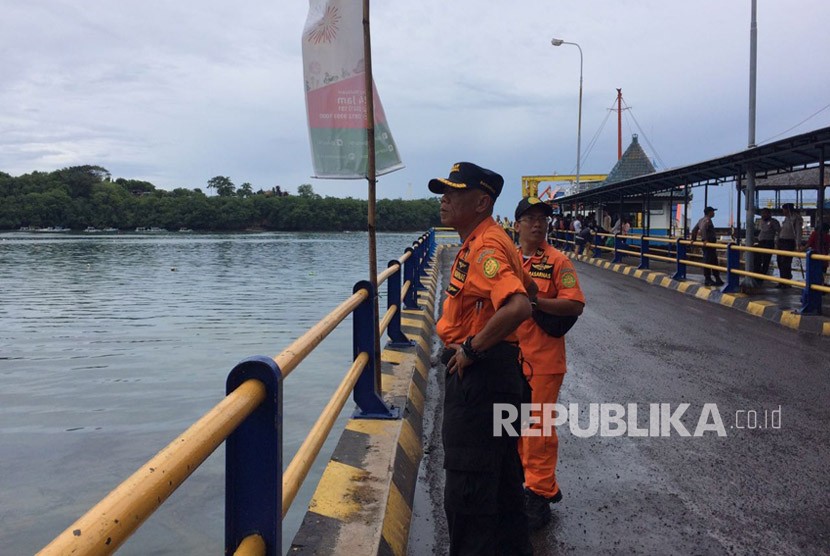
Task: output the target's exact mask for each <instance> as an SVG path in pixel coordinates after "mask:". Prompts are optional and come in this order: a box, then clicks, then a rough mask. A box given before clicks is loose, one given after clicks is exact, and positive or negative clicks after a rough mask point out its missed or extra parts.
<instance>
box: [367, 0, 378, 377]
mask: <svg viewBox="0 0 830 556" xmlns="http://www.w3.org/2000/svg"><path fill="white" fill-rule="evenodd" d="M363 59H364V63H365V77H366V141H367V143H368V144H367V147H368V150H367V155H368V160H367V167H366V179H367V180H368V182H369V214H368V218H367V222H368V225H367V228H368V231H369V281H370V282H371V284H372V287H373V288H374V290H375V295H374V299H373V300H372V320H373V322H374V327H375V358H374V363H375V388H376V389H377V391H378V392H380V391H381V385H380V331H379V330H378V325H379V324H380V317H379V312H378V291H377V290H378V252H377V239H376V237H375V212H376V211H375V189H376V186H377V180H376V173H377V172H376V169H375V95H374V86H373V81H372V41H371V34H370V32H369V0H363Z"/></svg>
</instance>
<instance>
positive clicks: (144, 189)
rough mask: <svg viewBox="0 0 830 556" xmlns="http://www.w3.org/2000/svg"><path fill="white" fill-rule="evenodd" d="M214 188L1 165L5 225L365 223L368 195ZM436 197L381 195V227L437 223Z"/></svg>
mask: <svg viewBox="0 0 830 556" xmlns="http://www.w3.org/2000/svg"><path fill="white" fill-rule="evenodd" d="M207 188H208V189H212V190H215V192H216V195H211V196H209V195H206V194H205V193H204V192H202V191H201V190H200V189H198V188H197V189H185V188H178V189H174V190H172V191H166V190H163V189H157V188H156V187H155V186H154V185H153V184H152V183H149V182H146V181H141V180H132V179H124V178H118V179H115V180H113V179H112V177H111V175H110V173H109V172H108V171H107V170H106V169H105V168H102V167H100V166H73V167H70V168H64V169H62V170H56V171H54V172H32V173H30V174H24V175H22V176H17V177H13V176H11V175H9V174H6V173H3V172H0V229H2V230H17V229H19V228H21V227H35V228H38V227H48V226H63V227H66V228H71V229H73V230H83V229H85V228H86V227H88V226H93V227H96V228H99V229H100V228H108V227H113V228H118V229H121V230H131V229H134V228H136V227H141V226H144V227H151V226H157V227H160V228H166V229H169V230H175V229H179V228H190V229H193V230H196V231H244V230H279V231H301V230H308V231H345V230H352V231H357V230H365V229H366V227H367V211H368V205H367V201H363V200H360V199H353V198H345V199H343V198H338V197H321V196H320V195H318V194H316V193H314V189H313V188H312V186H311V185H309V184H302V185H300V186H299V187H298V188H297V193H298V194H297V195H288V194H287V193H286V192H285V191H282V190H281V188H280V187H275V188H272V189H270V190H266V191H263V190H262V189H260V190H258V191H254V190H253V187H252V186H251V184H250V183H243V184H242V185H241V186H239V187H238V188H237V187H236V186H235V185H234V183H233V182H232V181H231V179H230V178H229V177H226V176H216V177H214V178H211V179H210V180H208V182H207ZM438 208H439V201H438V199H436V198H432V199H416V200H410V201H405V200H401V199H395V200H390V199H381V200H378V201H377V205H376V215H377V216H376V228H377V230H379V231H420V230H425V229H428V228H430V227H432V226H438V225H440V218H439V214H438Z"/></svg>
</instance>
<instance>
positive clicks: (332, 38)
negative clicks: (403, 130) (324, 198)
mask: <svg viewBox="0 0 830 556" xmlns="http://www.w3.org/2000/svg"><path fill="white" fill-rule="evenodd" d="M364 71H365V61H364V57H363V9H362V3H361V2H356V1H355V0H309V9H308V19H307V20H306V24H305V29H304V30H303V77H304V80H305V95H306V109H307V112H308V128H309V138H310V140H311V158H312V161H313V165H314V177H317V178H345V179H356V178H366V174H367V165H368V162H367V160H368V140H367V138H366V121H367V120H366V84H365V75H364ZM372 90H373V98H374V113H375V114H374V116H375V151H376V154H375V156H376V168H377V175H383V174H388V173H389V172H393V171H395V170H398V169H400V168H403V164H402V163H401V159H400V156H399V154H398V149H397V147H396V146H395V141H394V140H393V139H392V134H391V133H390V131H389V126H388V125H387V123H386V115H385V114H384V112H383V107H382V106H381V104H380V98H379V97H378V93H377V89H376V88H375V86H374V83H373V84H372Z"/></svg>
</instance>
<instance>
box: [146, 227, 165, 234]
mask: <svg viewBox="0 0 830 556" xmlns="http://www.w3.org/2000/svg"><path fill="white" fill-rule="evenodd" d="M147 231H148V232H150V233H151V234H158V233H161V232H166V231H167V230H165V229H164V228H159V227H158V226H151V227H150V229H149V230H147Z"/></svg>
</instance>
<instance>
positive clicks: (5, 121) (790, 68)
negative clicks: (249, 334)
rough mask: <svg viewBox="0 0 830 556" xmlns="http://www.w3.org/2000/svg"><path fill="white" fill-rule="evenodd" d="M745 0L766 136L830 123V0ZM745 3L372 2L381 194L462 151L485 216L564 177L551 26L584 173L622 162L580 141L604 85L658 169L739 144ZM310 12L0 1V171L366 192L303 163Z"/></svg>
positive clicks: (438, 169)
mask: <svg viewBox="0 0 830 556" xmlns="http://www.w3.org/2000/svg"><path fill="white" fill-rule="evenodd" d="M355 1H356V2H357V1H358V0H355ZM758 4H759V7H758V107H757V113H758V117H757V132H756V139H757V142H758V143H762V142H764V141H765V140H767V139H769V138H773V137H775V136H779V134H782V133H783V135H780V136H779V137H775V138H783V137H786V136H789V135H794V134H797V133H802V132H805V131H809V130H811V129H816V128H820V127H826V126H828V125H830V108H826V107H827V106H828V104H830V72H828V71H827V68H826V61H827V56H828V54H830V32H828V29H827V22H828V21H830V2H827V1H826V0H787V1H786V2H784V1H776V2H769V1H760V2H758ZM750 5H751V3H750V0H729V1H724V0H701V1H694V0H687V1H684V2H673V1H672V2H668V1H664V0H636V1H635V0H596V1H581V2H580V1H576V0H571V1H560V0H521V1H520V2H495V1H490V2H484V1H482V0H455V1H452V2H447V1H446V0H421V1H419V2H403V1H385V2H380V1H376V2H374V3H373V5H372V19H371V24H372V46H373V66H374V75H375V82H376V84H377V87H378V91H379V94H380V97H381V100H382V102H383V105H384V109H385V111H386V115H387V118H388V122H389V125H390V127H391V130H392V134H393V136H394V138H395V141H396V143H397V146H398V148H399V150H400V152H401V156H402V158H403V162H404V164H405V165H406V168H404V169H403V170H400V171H397V172H394V173H392V174H389V175H386V176H383V177H381V178H380V180H379V183H378V196H379V197H381V198H420V197H427V196H429V193H428V191H427V189H426V182H427V181H428V180H429V178H432V177H436V176H446V175H447V173H448V171H449V168H450V166H451V165H452V163H453V162H457V161H461V160H467V161H471V162H476V163H478V164H481V165H483V166H487V167H489V168H491V169H493V170H495V171H498V172H500V173H502V174H503V175H504V177H505V181H506V184H505V192H504V194H503V195H502V197H501V198H500V199H499V203H498V204H497V206H496V211H497V212H501V213H502V214H512V212H513V209H514V207H515V205H516V203H517V202H518V200H519V197H520V189H521V188H520V186H521V176H522V175H536V174H549V173H553V172H557V173H560V174H563V173H571V172H573V171H574V170H575V166H576V135H577V134H576V132H577V105H578V103H577V93H578V88H579V52H578V50H577V49H576V48H575V47H573V46H568V45H563V46H560V47H553V46H552V45H551V43H550V39H551V38H552V37H558V38H562V39H565V40H567V41H571V42H576V43H579V45H580V46H581V47H582V50H583V53H584V71H583V75H584V93H583V120H582V150H583V155H586V154H587V155H588V156H587V158H586V159H584V162H583V164H582V172H583V173H593V172H596V173H607V172H608V171H609V170H610V169H611V167H612V166H613V164H614V163H615V161H616V117H615V116H614V115H612V116H611V117H610V118H608V120H607V122H606V124H605V127H604V128H603V130H602V132H601V134H600V136H599V138H598V141H597V143H596V146H595V147H594V148H593V149H592V150H591V151H590V153H587V151H588V145H589V143H590V141H591V139H592V137H593V136H594V135H595V134H596V133H597V132H598V130H599V129H600V127H601V124H602V123H603V120H605V119H606V116H607V115H608V109H609V108H610V107H611V106H612V104H613V102H614V99H615V96H616V91H615V89H616V88H617V87H620V88H622V90H623V97H624V99H625V102H626V103H627V104H628V105H629V106H631V107H632V110H631V112H630V114H632V115H633V117H634V118H636V121H637V122H639V125H640V126H642V131H640V130H639V129H637V127H636V126H635V125H634V121H633V119H631V118H630V116H629V115H626V116H624V118H623V137H624V140H623V142H624V145H623V148H625V147H626V146H627V145H628V142H629V141H630V137H631V134H632V133H640V134H641V135H640V139H641V140H640V143H641V144H642V145H643V147H644V149H645V150H646V152H647V153H648V154H649V155H650V156H651V157H652V158H653V159H655V161H656V162H658V167H659V168H658V169H664V168H667V167H676V166H681V165H685V164H689V163H693V162H698V161H701V160H706V159H708V158H712V157H715V156H719V155H723V154H728V153H732V152H735V151H739V150H741V149H743V148H745V147H746V145H747V121H748V120H747V118H748V116H747V114H748V108H747V107H748V90H749V84H748V83H749V77H748V75H749V27H750ZM307 11H308V4H307V3H306V2H302V1H290V2H289V1H282V2H276V1H273V0H272V1H268V2H266V1H261V0H247V1H245V2H226V1H223V2H219V1H217V0H200V1H198V2H197V1H193V0H178V1H176V2H168V1H158V0H143V1H141V2H139V1H137V0H119V1H118V2H111V1H103V0H86V1H84V2H78V1H72V2H70V1H63V0H48V1H46V0H27V1H26V2H23V1H19V2H7V3H6V4H5V5H4V13H3V18H2V22H0V45H2V52H3V56H2V57H0V170H2V171H5V172H8V173H10V174H12V175H15V176H17V175H20V174H24V173H28V172H31V171H34V170H40V171H51V170H55V169H59V168H62V167H66V166H72V165H80V164H96V165H100V166H103V167H105V168H107V169H108V170H109V171H110V172H111V173H112V175H113V177H124V178H135V179H145V180H149V181H151V182H153V183H154V184H156V186H158V187H161V188H164V189H173V188H175V187H187V188H196V187H201V188H203V189H204V187H205V184H206V182H207V180H208V179H210V178H211V177H213V176H216V175H224V176H229V177H230V178H231V179H232V180H233V181H234V183H236V184H237V185H240V184H242V183H243V182H251V183H252V184H253V186H254V189H255V190H256V189H259V188H270V187H272V186H274V185H281V186H282V187H283V188H286V189H288V190H289V191H292V192H293V191H296V187H297V185H299V184H301V183H312V184H313V186H314V189H315V191H316V192H318V193H321V194H323V195H334V196H352V197H362V198H365V196H366V182H365V180H350V181H326V180H313V179H311V178H310V177H309V176H310V175H311V173H312V167H311V155H310V152H309V141H308V131H307V126H306V116H305V101H304V95H303V73H302V62H301V42H300V36H301V33H302V30H303V26H304V23H305V20H306V16H307ZM822 108H825V109H824V110H823V111H821V112H820V113H819V114H818V115H816V116H814V117H812V118H811V119H809V120H808V121H807V122H805V123H803V124H801V125H800V126H798V127H794V128H793V126H796V125H797V124H799V123H800V122H802V120H805V119H807V118H808V117H810V116H811V115H812V114H814V113H815V112H818V111H819V110H821V109H822ZM790 128H793V129H791V130H790ZM787 130H789V131H787ZM784 132H786V133H784ZM643 134H645V137H643ZM646 140H647V142H646ZM649 144H650V145H651V146H650V145H649ZM652 146H653V148H652ZM655 150H656V152H655ZM659 161H662V164H660V162H659ZM722 206H724V205H722ZM724 208H728V207H726V206H724ZM724 212H726V211H721V212H720V213H719V217H720V216H721V215H722V214H723V213H724Z"/></svg>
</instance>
